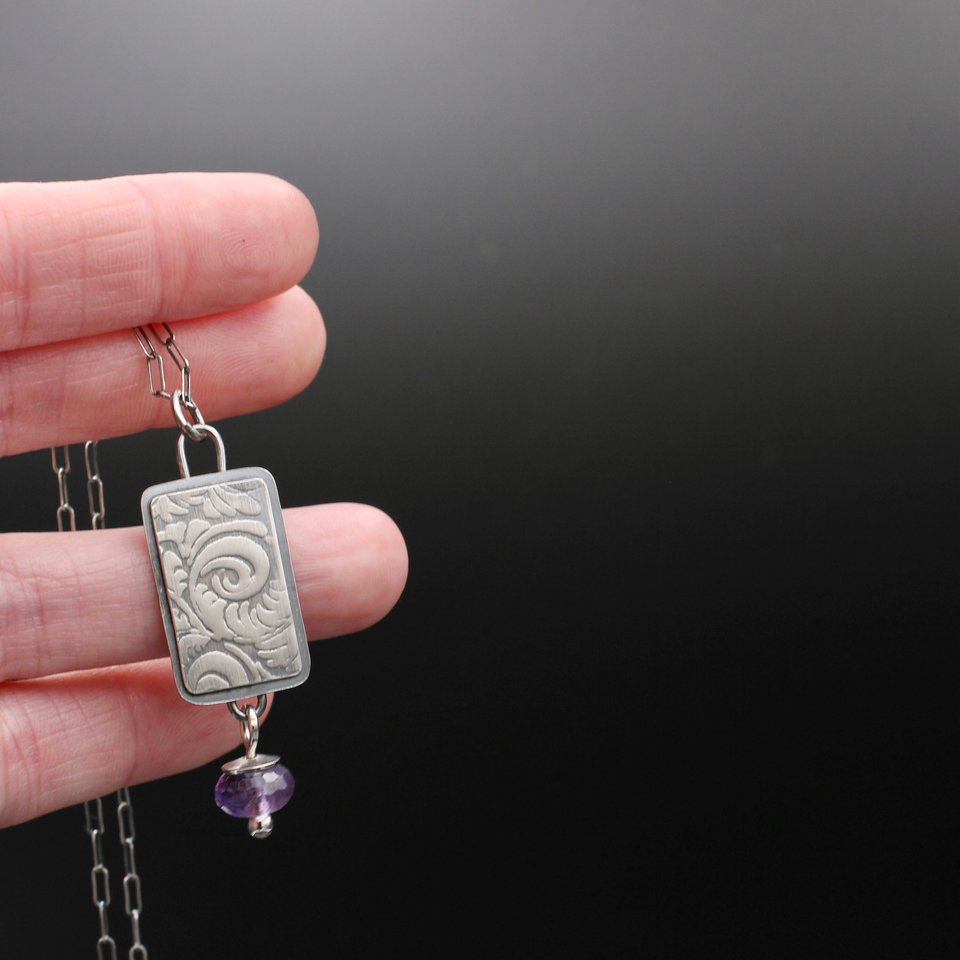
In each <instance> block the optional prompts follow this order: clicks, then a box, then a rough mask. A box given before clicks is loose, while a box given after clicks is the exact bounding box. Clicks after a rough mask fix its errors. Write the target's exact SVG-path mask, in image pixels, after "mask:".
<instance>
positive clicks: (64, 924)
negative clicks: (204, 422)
mask: <svg viewBox="0 0 960 960" xmlns="http://www.w3.org/2000/svg"><path fill="white" fill-rule="evenodd" d="M958 49H960V7H958V6H957V5H956V4H954V3H951V2H948V0H942V2H927V0H896V2H894V0H869V2H868V0H858V2H844V0H823V2H808V3H797V2H790V3H787V2H779V0H756V2H751V0H727V2H707V0H699V2H694V0H650V2H639V0H637V2H613V0H592V2H589V3H574V2H568V0H550V2H545V0H544V2H532V0H531V2H526V3H520V2H515V3H506V2H498V0H490V2H486V3H482V4H470V3H464V2H444V3H441V2H418V0H414V2H409V0H408V2H405V3H388V2H383V0H377V2H346V0H343V2H327V3H319V2H310V3H308V2H291V0H273V2H269V3H266V2H259V3H253V2H231V3H225V2H224V3H198V2H196V0H192V2H185V0H177V2H164V3H156V4H150V5H148V4H144V3H130V2H120V0H112V2H101V3H98V4H96V5H93V4H74V3H67V2H56V3H54V2H32V3H29V4H27V3H19V4H14V3H10V2H8V3H7V4H5V5H4V7H3V10H2V12H0V176H2V177H3V178H4V179H61V178H70V179H72V178H83V177H99V176H106V175H111V174H120V173H127V172H135V171H153V170H172V169H258V170H265V171H269V172H272V173H276V174H278V175H280V176H283V177H286V178H288V179H290V180H292V181H293V182H294V183H296V184H298V185H299V186H300V187H301V188H302V189H303V190H304V191H305V192H306V193H307V195H308V196H309V197H310V199H311V200H312V201H313V203H314V205H315V206H316V209H317V212H318V215H319V219H320V223H321V233H322V241H321V250H320V254H319V256H318V259H317V262H316V266H315V268H314V270H313V271H312V273H311V275H310V277H309V278H308V280H307V281H306V286H307V288H308V289H309V290H310V292H311V293H312V294H313V295H314V297H315V298H316V300H317V301H318V303H319V304H320V306H321V309H322V310H323V312H324V314H325V317H326V320H327V323H328V327H329V334H330V340H329V351H328V356H327V361H326V363H325V365H324V369H323V371H322V372H321V374H320V376H319V378H318V379H317V380H316V382H315V383H314V384H313V386H311V387H310V389H309V390H308V391H306V393H305V394H303V395H302V396H300V397H299V398H297V399H296V400H294V401H293V402H291V403H290V404H288V405H286V406H284V407H282V408H280V409H278V410H275V411H270V412H267V413H263V414H259V415H256V416H250V417H245V418H243V419H239V420H234V421H229V422H226V423H224V424H223V430H224V433H225V436H226V439H227V443H228V445H229V448H230V450H231V460H232V463H234V464H237V465H239V464H244V463H258V464H263V465H264V466H267V467H269V468H270V469H271V470H272V471H273V472H274V473H275V475H276V476H277V478H278V481H279V485H280V490H281V495H282V496H283V497H284V500H285V502H286V503H287V504H291V505H292V504H299V503H309V502H315V501H322V500H338V499H357V500H366V501H369V502H372V503H375V504H377V505H379V506H381V507H383V508H384V509H386V510H388V511H389V512H390V513H392V514H393V516H394V517H395V518H396V519H397V521H398V523H399V524H400V526H401V528H402V529H403V530H404V533H405V534H406V536H407V539H408V541H409V546H410V553H411V562H412V566H411V579H410V585H409V588H408V591H407V593H406V595H405V597H404V598H403V600H402V601H401V603H400V605H399V606H398V608H397V609H396V611H395V612H394V613H393V614H391V616H390V617H389V618H388V619H387V620H386V621H384V622H383V623H382V624H380V625H378V626H377V627H375V628H373V629H371V630H369V631H367V632H365V633H364V634H363V635H360V636H358V637H351V638H345V639H341V640H334V641H329V642H327V643H325V644H323V645H321V646H315V647H314V663H315V671H316V672H315V676H314V678H312V679H311V681H310V683H309V685H308V686H307V687H306V688H303V689H301V690H298V691H296V692H293V693H290V694H287V695H285V696H284V698H283V700H282V702H281V703H280V704H278V707H279V708H278V709H277V710H275V711H274V713H273V715H272V716H271V720H270V724H269V727H268V728H267V730H266V731H265V737H266V738H267V739H268V740H269V741H270V744H271V746H273V745H274V744H276V749H278V750H280V751H282V752H283V754H284V757H285V759H286V760H287V761H288V762H289V764H290V766H291V767H292V768H293V769H294V771H295V773H297V774H298V775H299V778H300V786H299V792H298V796H297V798H296V800H295V801H294V803H293V804H292V805H291V806H290V808H289V809H288V810H287V811H285V812H284V813H283V814H282V817H281V818H278V829H277V832H276V835H275V836H274V837H273V838H272V839H271V840H270V841H269V842H268V843H265V844H254V843H252V842H250V841H248V840H247V839H246V838H245V837H244V836H241V835H239V834H238V833H237V829H236V827H237V825H236V824H234V823H232V822H229V821H227V820H226V818H224V817H223V816H222V815H221V814H220V813H219V811H217V810H216V809H215V808H214V807H213V804H212V802H211V800H210V797H209V792H210V789H211V788H212V784H213V781H214V779H215V777H216V773H217V771H216V766H215V765H212V766H211V767H210V768H208V769H205V770H202V771H198V772H196V773H193V774H188V775H184V776H181V777H176V778H173V779H171V780H169V781H164V782H159V783H154V784H149V785H144V786H143V787H140V788H138V789H137V790H136V794H135V795H136V802H137V803H138V805H139V806H138V823H139V843H140V861H141V868H142V874H143V883H144V895H145V898H146V902H147V912H146V914H145V916H144V930H145V933H146V938H147V942H148V945H149V947H150V951H151V957H155V958H163V957H171V956H173V955H174V953H175V951H178V952H179V954H180V955H181V956H189V957H205V956H214V955H217V954H218V953H219V952H221V951H226V950H230V951H235V950H236V949H237V948H238V947H242V949H243V952H244V955H250V956H258V955H265V954H266V951H267V950H268V949H269V948H276V950H277V952H278V953H279V954H281V955H285V956H287V955H289V956H300V955H309V954H313V953H316V954H317V955H322V956H327V957H393V956H407V955H409V956H419V957H444V958H447V957H458V958H459V957H490V956H497V957H556V956H576V957H594V956H596V957H615V956H624V957H627V956H629V957H634V956H639V957H651V958H652V957H693V956H704V957H715V956H720V955H725V954H730V955H736V956H738V957H764V958H768V957H774V956H775V957H787V956H797V957H813V956H816V957H851V956H858V955H859V956H867V955H869V956H871V957H878V956H891V957H924V958H927V957H939V956H951V955H953V954H954V953H955V950H952V949H950V944H951V942H952V940H951V935H950V932H949V930H950V923H951V917H952V914H953V913H955V909H956V891H957V887H958V882H957V862H958V853H960V850H958V836H957V822H958V817H957V812H956V811H957V807H958V797H957V793H956V791H955V789H954V783H953V781H954V772H955V768H956V765H957V758H958V753H960V742H958V731H960V715H958V711H957V707H956V702H957V698H956V693H955V688H956V676H957V668H958V666H960V656H958V650H957V629H956V625H957V619H958V615H960V603H958V599H957V589H956V586H957V576H958V572H960V565H958V560H957V551H956V543H957V532H958V530H960V511H958V510H957V506H956V503H957V499H956V495H955V491H956V487H957V483H958V481H960V459H958V456H957V449H958V440H960V386H958V381H960V378H958V376H957V370H958V363H960V330H958V309H957V307H958V302H960V296H958V295H960V282H958V270H957V242H956V241H957V235H958V227H960V175H958V171H960V165H958V157H960V57H958V55H957V51H958ZM130 362H131V375H139V374H140V373H142V371H141V368H140V366H139V364H140V361H139V360H138V355H137V354H136V352H135V347H134V346H133V345H131V360H130ZM263 375H264V376H269V371H268V370H265V371H263ZM201 402H202V398H201ZM172 443H173V440H172V436H171V435H170V434H169V432H168V433H166V434H164V435H160V434H157V435H150V436H141V437H136V438H131V439H128V440H122V441H114V442H111V443H110V444H105V445H104V449H103V452H102V461H103V465H104V469H105V472H106V473H107V475H108V476H109V478H110V482H111V490H110V500H111V505H112V507H113V522H114V523H131V524H132V523H135V522H137V503H138V500H139V491H140V489H141V488H142V487H143V486H146V485H147V484H148V483H151V482H155V481H157V480H160V479H164V478H166V477H169V476H171V475H172V474H173V460H172V457H173V451H172ZM46 469H47V464H46V460H45V457H44V455H43V454H36V455H30V456H24V457H18V458H13V459H11V460H10V461H9V462H7V463H4V464H3V465H2V489H3V491H4V496H3V500H4V502H5V503H6V505H7V508H6V509H5V510H3V516H2V523H3V525H4V528H5V529H14V528H19V527H32V528H38V529H39V528H49V527H50V526H51V522H52V518H53V511H52V509H51V504H52V498H53V496H54V489H53V480H52V478H49V483H48V484H47V487H48V488H44V486H43V485H44V483H45V482H46V481H45V480H44V478H45V477H46V476H47V474H45V473H44V471H45V470H46ZM21 505H22V506H21ZM241 833H242V831H241ZM86 857H87V849H86V846H85V840H84V837H83V836H82V832H81V830H80V821H79V813H78V811H76V810H70V811H63V812H61V813H57V814H54V815H52V816H49V817H45V818H43V819H41V820H40V821H38V822H35V823H32V824H28V825H24V826H21V827H17V828H14V829H11V830H9V831H6V832H5V833H4V834H3V835H2V836H0V862H2V863H3V871H4V874H5V877H6V880H5V882H4V884H3V896H2V900H0V916H2V918H3V919H2V931H3V933H2V936H3V938H4V943H3V946H4V948H5V949H4V950H3V951H2V952H3V954H4V956H7V955H9V956H11V957H15V956H36V957H45V956H54V955H61V954H62V953H63V951H64V950H66V951H67V953H66V955H70V956H86V955H90V956H92V955H93V947H92V944H93V939H94V932H95V921H94V915H93V910H92V907H90V906H89V903H88V887H87V875H86V866H87V864H86ZM304 865H306V868H307V869H306V871H303V867H304ZM298 871H301V872H298ZM63 945H66V946H63Z"/></svg>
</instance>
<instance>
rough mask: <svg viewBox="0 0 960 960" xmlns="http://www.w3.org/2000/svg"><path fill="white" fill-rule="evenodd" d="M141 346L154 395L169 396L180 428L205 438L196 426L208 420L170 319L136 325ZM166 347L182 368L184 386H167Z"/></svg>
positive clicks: (163, 398) (177, 364)
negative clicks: (195, 397) (178, 387)
mask: <svg viewBox="0 0 960 960" xmlns="http://www.w3.org/2000/svg"><path fill="white" fill-rule="evenodd" d="M133 334H134V336H135V337H136V338H137V343H139V344H140V349H141V350H142V351H143V355H144V356H145V357H146V359H147V383H148V389H149V390H150V394H151V396H154V397H159V398H160V399H162V400H169V401H170V404H171V406H172V408H173V417H174V420H175V421H176V424H177V426H178V427H179V428H180V430H181V431H182V432H183V433H184V434H186V436H188V437H189V438H190V439H191V440H196V441H198V442H199V441H201V440H205V439H206V437H205V435H204V434H203V433H201V432H200V431H198V430H197V429H196V427H198V426H203V425H204V423H205V421H204V419H203V414H202V413H200V408H199V407H198V406H197V403H196V401H195V400H194V399H193V393H192V392H191V379H190V361H189V360H188V359H187V357H186V355H185V354H184V352H183V351H182V350H181V349H180V346H179V344H178V343H177V338H176V336H175V335H174V332H173V330H172V328H171V327H170V324H169V323H151V324H146V325H144V326H142V327H135V328H134V331H133ZM160 348H162V349H163V350H166V352H167V354H168V356H169V357H170V359H171V360H172V361H173V362H174V364H175V365H176V368H177V370H179V371H180V389H179V390H173V391H171V390H168V389H167V376H166V373H165V372H164V366H163V354H162V353H161V349H160Z"/></svg>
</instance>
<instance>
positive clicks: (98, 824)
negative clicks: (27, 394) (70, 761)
mask: <svg viewBox="0 0 960 960" xmlns="http://www.w3.org/2000/svg"><path fill="white" fill-rule="evenodd" d="M83 461H84V466H85V467H86V474H87V501H88V503H89V506H90V526H91V528H92V529H93V530H103V529H104V526H105V523H106V506H105V503H104V496H103V480H102V479H101V477H100V464H99V462H98V460H97V441H96V440H88V441H87V442H86V444H85V445H84V448H83ZM50 462H51V465H52V467H53V472H54V474H55V475H56V477H57V489H58V493H59V496H60V505H59V507H57V529H58V530H59V531H60V532H61V533H63V532H65V531H71V532H72V531H75V530H76V529H77V517H76V513H75V512H74V509H73V506H72V505H71V504H70V490H69V477H70V449H69V447H60V448H57V447H52V448H51V450H50ZM116 801H117V828H118V833H119V837H120V847H121V850H122V852H123V874H124V875H123V905H124V909H125V911H126V914H127V916H128V917H129V919H130V929H131V933H132V939H133V945H132V946H131V947H130V950H129V952H128V953H127V957H128V960H148V955H147V948H146V947H145V946H144V945H143V944H142V943H141V941H140V914H141V912H142V910H143V902H142V900H141V897H140V875H139V874H138V873H137V860H136V853H135V849H134V841H135V839H136V830H135V828H134V822H133V806H132V803H131V800H130V791H129V789H128V788H127V787H123V788H122V789H120V790H118V791H117V792H116ZM83 815H84V825H85V828H86V832H87V836H88V837H89V838H90V853H91V859H92V861H93V867H92V869H91V870H90V888H91V893H92V895H93V905H94V906H95V907H96V908H97V917H98V920H99V923H100V937H99V938H98V940H97V960H117V943H116V941H115V940H114V939H113V937H112V936H111V935H110V923H109V916H108V908H109V906H110V903H111V898H110V871H109V869H108V868H107V865H106V861H105V860H104V856H103V837H104V835H105V832H106V831H105V829H104V822H103V798H102V797H97V798H96V799H94V800H87V801H86V802H85V803H84V805H83Z"/></svg>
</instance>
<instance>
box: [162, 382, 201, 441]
mask: <svg viewBox="0 0 960 960" xmlns="http://www.w3.org/2000/svg"><path fill="white" fill-rule="evenodd" d="M170 406H171V407H172V408H173V419H174V420H176V422H177V426H178V427H179V428H180V430H181V432H182V433H185V434H186V435H187V436H188V437H189V438H190V439H191V440H195V441H197V442H198V443H199V442H200V441H201V440H203V434H202V433H201V432H200V431H199V430H198V429H197V427H202V426H205V425H206V421H205V420H204V419H203V414H202V413H201V412H200V408H199V407H198V406H197V404H196V401H195V400H190V399H188V398H187V397H185V396H184V395H183V391H182V390H174V391H173V393H172V394H171V395H170ZM185 410H186V412H187V413H189V414H190V419H189V420H188V419H187V416H186V413H184V411H185Z"/></svg>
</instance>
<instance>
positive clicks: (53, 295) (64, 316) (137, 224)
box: [0, 173, 317, 350]
mask: <svg viewBox="0 0 960 960" xmlns="http://www.w3.org/2000/svg"><path fill="white" fill-rule="evenodd" d="M316 249H317V222H316V217H315V216H314V213H313V208H312V207H311V205H310V202H309V201H308V200H307V198H306V197H305V196H304V195H303V194H302V193H301V192H300V191H299V190H297V188H296V187H294V186H292V185H291V184H289V183H286V182H285V181H283V180H279V179H277V178H276V177H271V176H267V175H264V174H255V173H171V174H145V175H141V176H129V177H117V178H114V179H110V180H91V181H80V182H75V183H7V184H0V350H11V349H15V348H18V347H25V346H32V345H35V344H41V343H51V342H55V341H60V340H68V339H75V338H81V337H87V336H90V335H91V334H95V333H103V332H105V331H110V330H119V329H122V328H125V327H132V326H137V325H140V324H143V323H149V322H158V321H161V320H179V319H183V318H187V317H199V316H204V315H206V314H211V313H216V312H219V311H222V310H228V309H231V308H233V307H238V306H243V305H244V304H248V303H254V302H256V301H259V300H263V299H266V298H267V297H271V296H274V295H275V294H277V293H281V292H283V291H284V290H287V289H289V288H290V287H292V286H293V285H294V284H296V283H298V282H299V281H300V280H301V279H302V278H303V276H304V275H305V274H306V272H307V271H308V270H309V269H310V265H311V263H312V262H313V258H314V255H315V254H316Z"/></svg>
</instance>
